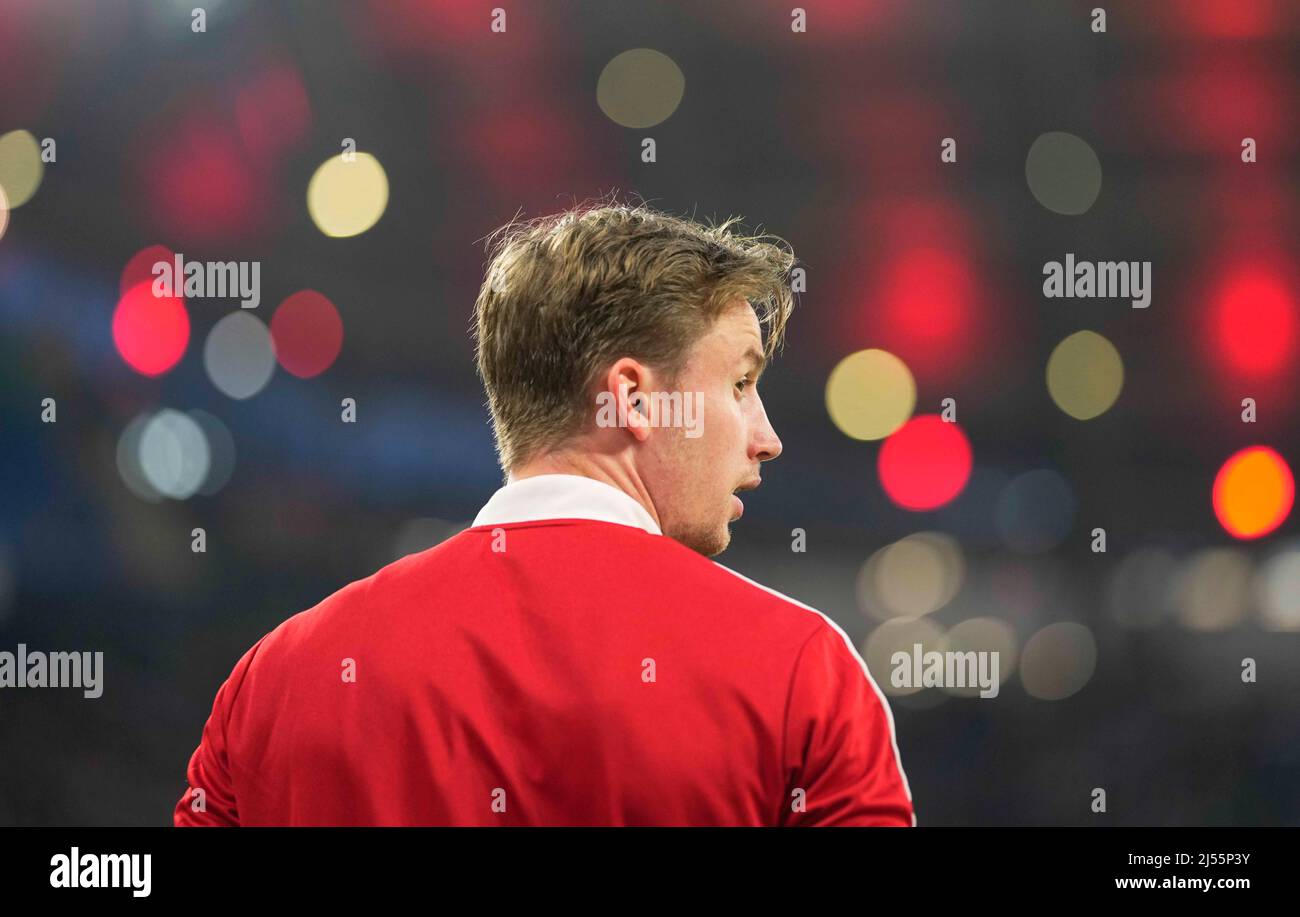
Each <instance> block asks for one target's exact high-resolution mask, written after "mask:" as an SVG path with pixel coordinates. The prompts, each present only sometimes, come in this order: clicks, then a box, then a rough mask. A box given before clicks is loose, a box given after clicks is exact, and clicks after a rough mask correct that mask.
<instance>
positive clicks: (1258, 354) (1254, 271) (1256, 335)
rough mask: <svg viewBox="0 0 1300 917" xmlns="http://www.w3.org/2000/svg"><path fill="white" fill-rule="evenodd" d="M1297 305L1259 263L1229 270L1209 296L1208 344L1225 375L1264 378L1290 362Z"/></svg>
mask: <svg viewBox="0 0 1300 917" xmlns="http://www.w3.org/2000/svg"><path fill="white" fill-rule="evenodd" d="M1296 312H1297V306H1296V299H1295V296H1294V294H1293V292H1292V290H1291V289H1290V288H1289V287H1288V285H1287V283H1286V281H1285V280H1284V279H1283V277H1282V276H1281V275H1280V274H1279V273H1278V272H1277V271H1276V270H1274V269H1273V268H1272V267H1270V266H1269V265H1267V264H1264V263H1262V262H1261V263H1255V262H1251V263H1245V264H1241V265H1239V266H1237V267H1236V268H1235V269H1233V270H1232V271H1230V272H1229V273H1228V274H1227V276H1226V277H1225V278H1224V279H1223V281H1222V283H1221V284H1220V285H1219V286H1218V288H1217V289H1216V291H1215V293H1214V294H1213V296H1212V299H1211V304H1210V339H1211V343H1212V345H1213V346H1214V350H1215V353H1216V354H1217V356H1218V358H1219V360H1220V362H1221V363H1223V365H1224V366H1225V367H1226V368H1227V369H1228V370H1229V371H1231V372H1234V373H1238V374H1241V375H1245V376H1269V375H1273V374H1274V373H1278V372H1280V371H1282V370H1285V369H1286V368H1288V367H1289V366H1291V365H1292V364H1293V362H1294V357H1295V350H1296V337H1297V316H1296Z"/></svg>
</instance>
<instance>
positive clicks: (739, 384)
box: [736, 376, 753, 392]
mask: <svg viewBox="0 0 1300 917" xmlns="http://www.w3.org/2000/svg"><path fill="white" fill-rule="evenodd" d="M752 384H753V380H751V379H750V378H749V377H748V376H746V377H745V378H743V379H741V380H740V381H739V382H737V383H736V388H738V389H739V390H740V391H742V392H743V391H744V390H745V386H747V385H752Z"/></svg>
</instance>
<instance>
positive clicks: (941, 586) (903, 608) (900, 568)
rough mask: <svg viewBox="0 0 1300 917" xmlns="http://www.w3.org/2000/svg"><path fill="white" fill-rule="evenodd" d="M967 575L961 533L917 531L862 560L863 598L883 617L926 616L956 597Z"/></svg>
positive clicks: (863, 604) (875, 614)
mask: <svg viewBox="0 0 1300 917" xmlns="http://www.w3.org/2000/svg"><path fill="white" fill-rule="evenodd" d="M965 575H966V563H965V559H964V558H963V556H962V551H961V546H960V545H959V544H958V543H957V541H956V539H954V538H952V537H951V536H949V535H945V534H943V533H941V532H917V533H916V534H913V535H908V536H907V537H906V538H902V539H900V540H899V541H896V542H894V543H893V544H890V545H886V546H885V547H883V548H881V549H880V550H879V551H876V552H875V553H874V554H872V555H871V557H870V558H868V559H867V562H866V563H865V564H863V565H862V568H861V570H860V571H859V573H858V579H857V595H858V604H859V607H860V608H861V609H862V610H863V611H865V612H866V613H867V614H868V615H870V616H871V617H873V618H876V619H878V620H881V621H885V620H888V619H890V618H895V617H921V616H922V615H927V614H930V613H931V612H933V611H937V610H939V609H940V608H943V607H944V606H945V605H947V604H948V603H949V602H951V601H952V599H953V597H954V596H956V595H957V593H958V591H959V590H960V589H961V585H962V581H963V580H964V578H965Z"/></svg>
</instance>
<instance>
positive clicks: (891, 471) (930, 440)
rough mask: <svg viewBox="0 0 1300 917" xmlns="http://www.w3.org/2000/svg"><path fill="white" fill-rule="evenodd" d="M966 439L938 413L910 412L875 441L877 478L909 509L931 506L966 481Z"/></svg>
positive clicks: (945, 500) (968, 463) (968, 453)
mask: <svg viewBox="0 0 1300 917" xmlns="http://www.w3.org/2000/svg"><path fill="white" fill-rule="evenodd" d="M971 464H972V456H971V448H970V442H969V441H968V440H967V439H966V434H965V433H963V432H962V430H961V427H960V426H958V425H957V424H956V423H955V422H954V423H949V422H946V421H944V420H943V418H941V417H939V415H937V414H923V415H921V416H919V417H914V418H912V419H911V420H909V421H908V422H907V423H906V424H904V425H903V426H902V427H901V428H899V429H898V431H897V432H895V433H894V434H893V435H892V436H890V437H889V438H888V439H886V440H885V442H884V444H883V445H882V446H881V447H880V456H879V459H878V461H877V471H878V472H879V475H880V484H881V486H882V487H883V488H884V489H885V493H886V495H888V497H889V499H890V500H892V501H894V503H896V504H898V505H899V506H901V507H903V508H904V509H909V510H917V511H920V510H930V509H936V508H938V507H940V506H943V505H944V504H945V503H948V502H949V501H950V500H952V499H953V498H954V497H956V496H957V495H958V494H959V493H961V491H962V488H964V487H965V486H966V482H967V481H968V480H969V479H970V472H971Z"/></svg>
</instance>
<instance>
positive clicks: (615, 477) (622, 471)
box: [506, 452, 663, 528]
mask: <svg viewBox="0 0 1300 917" xmlns="http://www.w3.org/2000/svg"><path fill="white" fill-rule="evenodd" d="M542 474H576V475H579V476H581V477H584V478H592V479H594V480H597V481H603V482H604V483H606V484H609V485H611V486H612V487H617V488H618V489H619V490H621V491H623V493H625V494H627V495H628V496H629V497H631V498H632V499H633V500H635V501H637V502H638V503H640V504H641V505H642V506H644V507H645V510H646V512H648V513H649V514H650V516H651V518H652V519H654V521H655V524H656V525H658V526H659V527H660V528H663V522H662V521H661V520H660V519H659V513H658V512H656V511H655V505H654V501H653V500H651V499H650V492H649V491H648V490H647V489H646V486H645V482H643V481H642V480H641V476H640V475H639V474H637V472H636V469H634V468H632V467H631V466H630V465H629V464H628V463H627V462H626V461H623V460H622V459H621V457H620V456H617V455H602V454H598V453H590V452H548V453H544V454H542V455H539V456H537V457H536V458H533V459H529V460H528V461H527V462H525V463H524V464H522V465H519V466H518V467H515V468H512V469H511V470H510V473H509V475H508V476H507V478H506V482H507V483H513V482H515V481H522V480H523V479H524V478H534V477H537V476H538V475H542Z"/></svg>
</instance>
